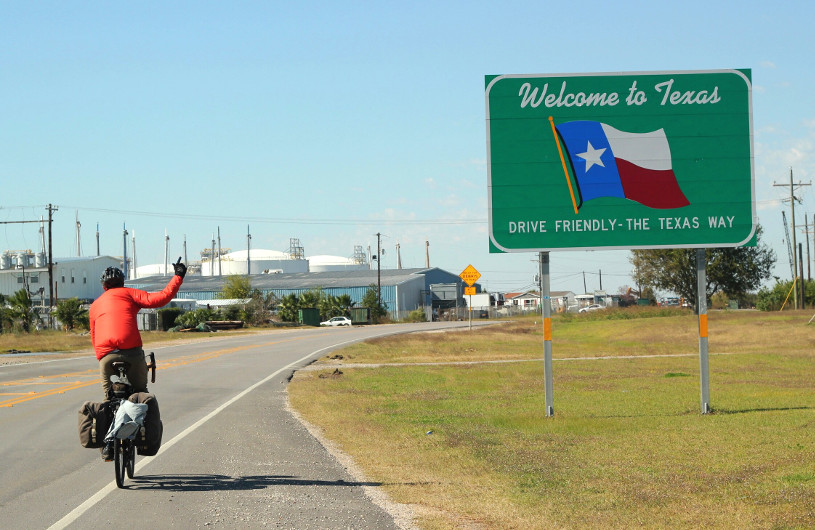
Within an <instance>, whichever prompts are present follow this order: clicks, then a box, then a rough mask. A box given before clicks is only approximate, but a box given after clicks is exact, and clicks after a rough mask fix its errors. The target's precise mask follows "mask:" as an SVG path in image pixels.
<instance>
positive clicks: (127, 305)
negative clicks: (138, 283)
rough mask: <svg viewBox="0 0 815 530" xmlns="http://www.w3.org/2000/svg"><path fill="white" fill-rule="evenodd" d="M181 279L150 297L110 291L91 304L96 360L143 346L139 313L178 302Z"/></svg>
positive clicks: (125, 290)
mask: <svg viewBox="0 0 815 530" xmlns="http://www.w3.org/2000/svg"><path fill="white" fill-rule="evenodd" d="M182 281H183V280H182V278H181V276H173V277H172V279H171V280H170V281H169V283H168V284H167V287H165V288H164V289H163V290H162V291H161V292H158V293H148V292H146V291H141V290H139V289H131V288H129V287H114V288H113V289H108V290H107V291H105V292H104V293H102V296H100V297H99V298H97V299H96V300H95V301H94V302H93V303H92V304H91V310H90V315H89V317H90V321H91V342H92V343H93V349H94V351H95V352H96V358H97V359H101V358H102V357H104V356H105V355H107V354H108V353H110V352H112V351H114V350H126V349H129V348H138V347H139V346H141V345H142V342H141V335H140V334H139V328H138V326H137V325H136V313H138V312H139V309H141V308H143V307H161V306H164V305H167V303H168V302H169V301H170V300H172V299H173V298H175V295H176V293H178V289H179V288H180V287H181V282H182Z"/></svg>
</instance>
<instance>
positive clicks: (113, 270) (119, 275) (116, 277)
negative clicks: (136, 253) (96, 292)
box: [100, 267, 125, 289]
mask: <svg viewBox="0 0 815 530" xmlns="http://www.w3.org/2000/svg"><path fill="white" fill-rule="evenodd" d="M100 281H101V282H102V285H103V286H104V287H105V289H110V288H112V287H121V286H123V285H124V284H125V274H124V273H123V272H122V271H121V269H119V268H118V267H108V268H107V269H105V272H103V273H102V277H101V278H100Z"/></svg>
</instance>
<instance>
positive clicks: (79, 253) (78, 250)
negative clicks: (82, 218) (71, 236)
mask: <svg viewBox="0 0 815 530" xmlns="http://www.w3.org/2000/svg"><path fill="white" fill-rule="evenodd" d="M81 227H82V224H81V223H80V222H79V210H77V211H76V257H77V258H78V257H80V256H82V239H81V235H80V233H79V229H80V228H81Z"/></svg>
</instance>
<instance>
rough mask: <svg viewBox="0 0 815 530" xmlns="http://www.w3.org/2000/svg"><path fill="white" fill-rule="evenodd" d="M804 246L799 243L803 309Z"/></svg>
mask: <svg viewBox="0 0 815 530" xmlns="http://www.w3.org/2000/svg"><path fill="white" fill-rule="evenodd" d="M803 247H804V246H803V245H802V244H801V243H798V262H799V263H800V264H801V273H800V275H801V309H805V303H804V302H805V301H806V300H805V299H804V292H805V291H804V248H803Z"/></svg>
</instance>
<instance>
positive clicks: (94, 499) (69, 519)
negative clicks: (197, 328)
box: [48, 339, 360, 530]
mask: <svg viewBox="0 0 815 530" xmlns="http://www.w3.org/2000/svg"><path fill="white" fill-rule="evenodd" d="M359 340H360V339H353V340H347V341H344V342H340V343H337V344H332V345H331V346H326V347H325V348H320V349H319V350H315V351H313V352H311V353H309V354H308V355H306V356H304V357H301V358H300V359H298V360H296V361H293V362H291V363H289V364H287V365H286V366H284V367H283V368H280V369H279V370H277V371H276V372H274V373H272V374H270V375H268V376H267V377H265V378H264V379H262V380H260V381H258V382H257V383H255V384H253V385H252V386H250V387H249V388H247V389H246V390H244V391H242V392H241V393H239V394H238V395H236V396H235V397H233V398H232V399H230V400H229V401H227V402H226V403H224V404H222V405H221V406H219V407H218V408H216V409H215V410H213V411H212V412H210V413H209V414H207V415H206V416H204V417H203V418H201V419H200V420H198V421H197V422H195V423H193V424H192V425H190V426H189V427H187V428H186V429H184V430H183V431H181V432H180V433H178V434H177V435H176V436H175V437H174V438H173V439H172V440H170V441H169V442H167V443H166V444H163V445H162V446H161V449H160V450H159V452H158V453H157V454H156V455H155V456H148V457H145V458H143V459H142V460H140V461H139V462H138V463H137V464H136V465H135V467H134V471H140V470H141V469H142V468H143V467H144V466H146V465H147V464H149V463H150V462H152V461H153V459H155V458H157V457H158V456H160V455H161V454H162V453H164V451H166V450H167V449H169V448H170V447H172V446H174V445H175V444H176V443H178V442H180V441H181V440H183V439H184V438H185V437H186V436H187V435H188V434H190V433H192V432H193V431H195V430H196V429H197V428H198V427H200V426H201V425H203V424H204V423H206V422H207V421H209V420H211V419H212V418H213V417H215V416H216V415H217V414H218V413H219V412H221V411H222V410H224V409H225V408H227V407H228V406H229V405H231V404H233V403H234V402H236V401H238V400H239V399H241V398H242V397H243V396H245V395H246V394H248V393H249V392H251V391H253V390H254V389H256V388H257V387H259V386H260V385H262V384H264V383H267V382H269V381H270V380H271V379H274V378H275V377H277V376H278V375H280V374H281V373H282V372H285V371H286V370H288V369H290V368H291V367H293V366H295V365H296V364H299V363H301V362H303V361H305V360H306V359H308V358H309V357H312V356H314V355H317V354H319V353H320V352H323V351H325V350H330V349H332V348H337V347H340V346H344V345H345V344H349V343H351V342H358V341H359ZM117 489H118V488H117V486H116V481H113V482H111V483H110V484H108V485H107V486H105V487H104V488H102V489H101V490H99V491H97V492H96V493H95V494H93V495H92V496H91V497H90V498H89V499H88V500H86V501H85V502H83V503H82V504H80V505H79V506H77V507H76V508H74V509H73V510H71V511H70V512H69V513H68V514H67V515H65V517H63V518H62V519H60V520H59V521H57V522H56V523H54V524H52V525H51V526H50V527H48V529H49V530H52V529H53V530H57V529H62V528H66V527H67V526H68V525H70V524H71V523H73V522H74V521H76V520H77V519H79V517H81V516H82V515H83V514H84V513H85V512H87V511H88V510H89V509H91V508H92V507H93V506H94V505H95V504H96V503H98V502H99V501H101V500H102V499H104V498H105V497H106V496H107V495H108V494H109V493H110V492H112V491H115V490H117Z"/></svg>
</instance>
